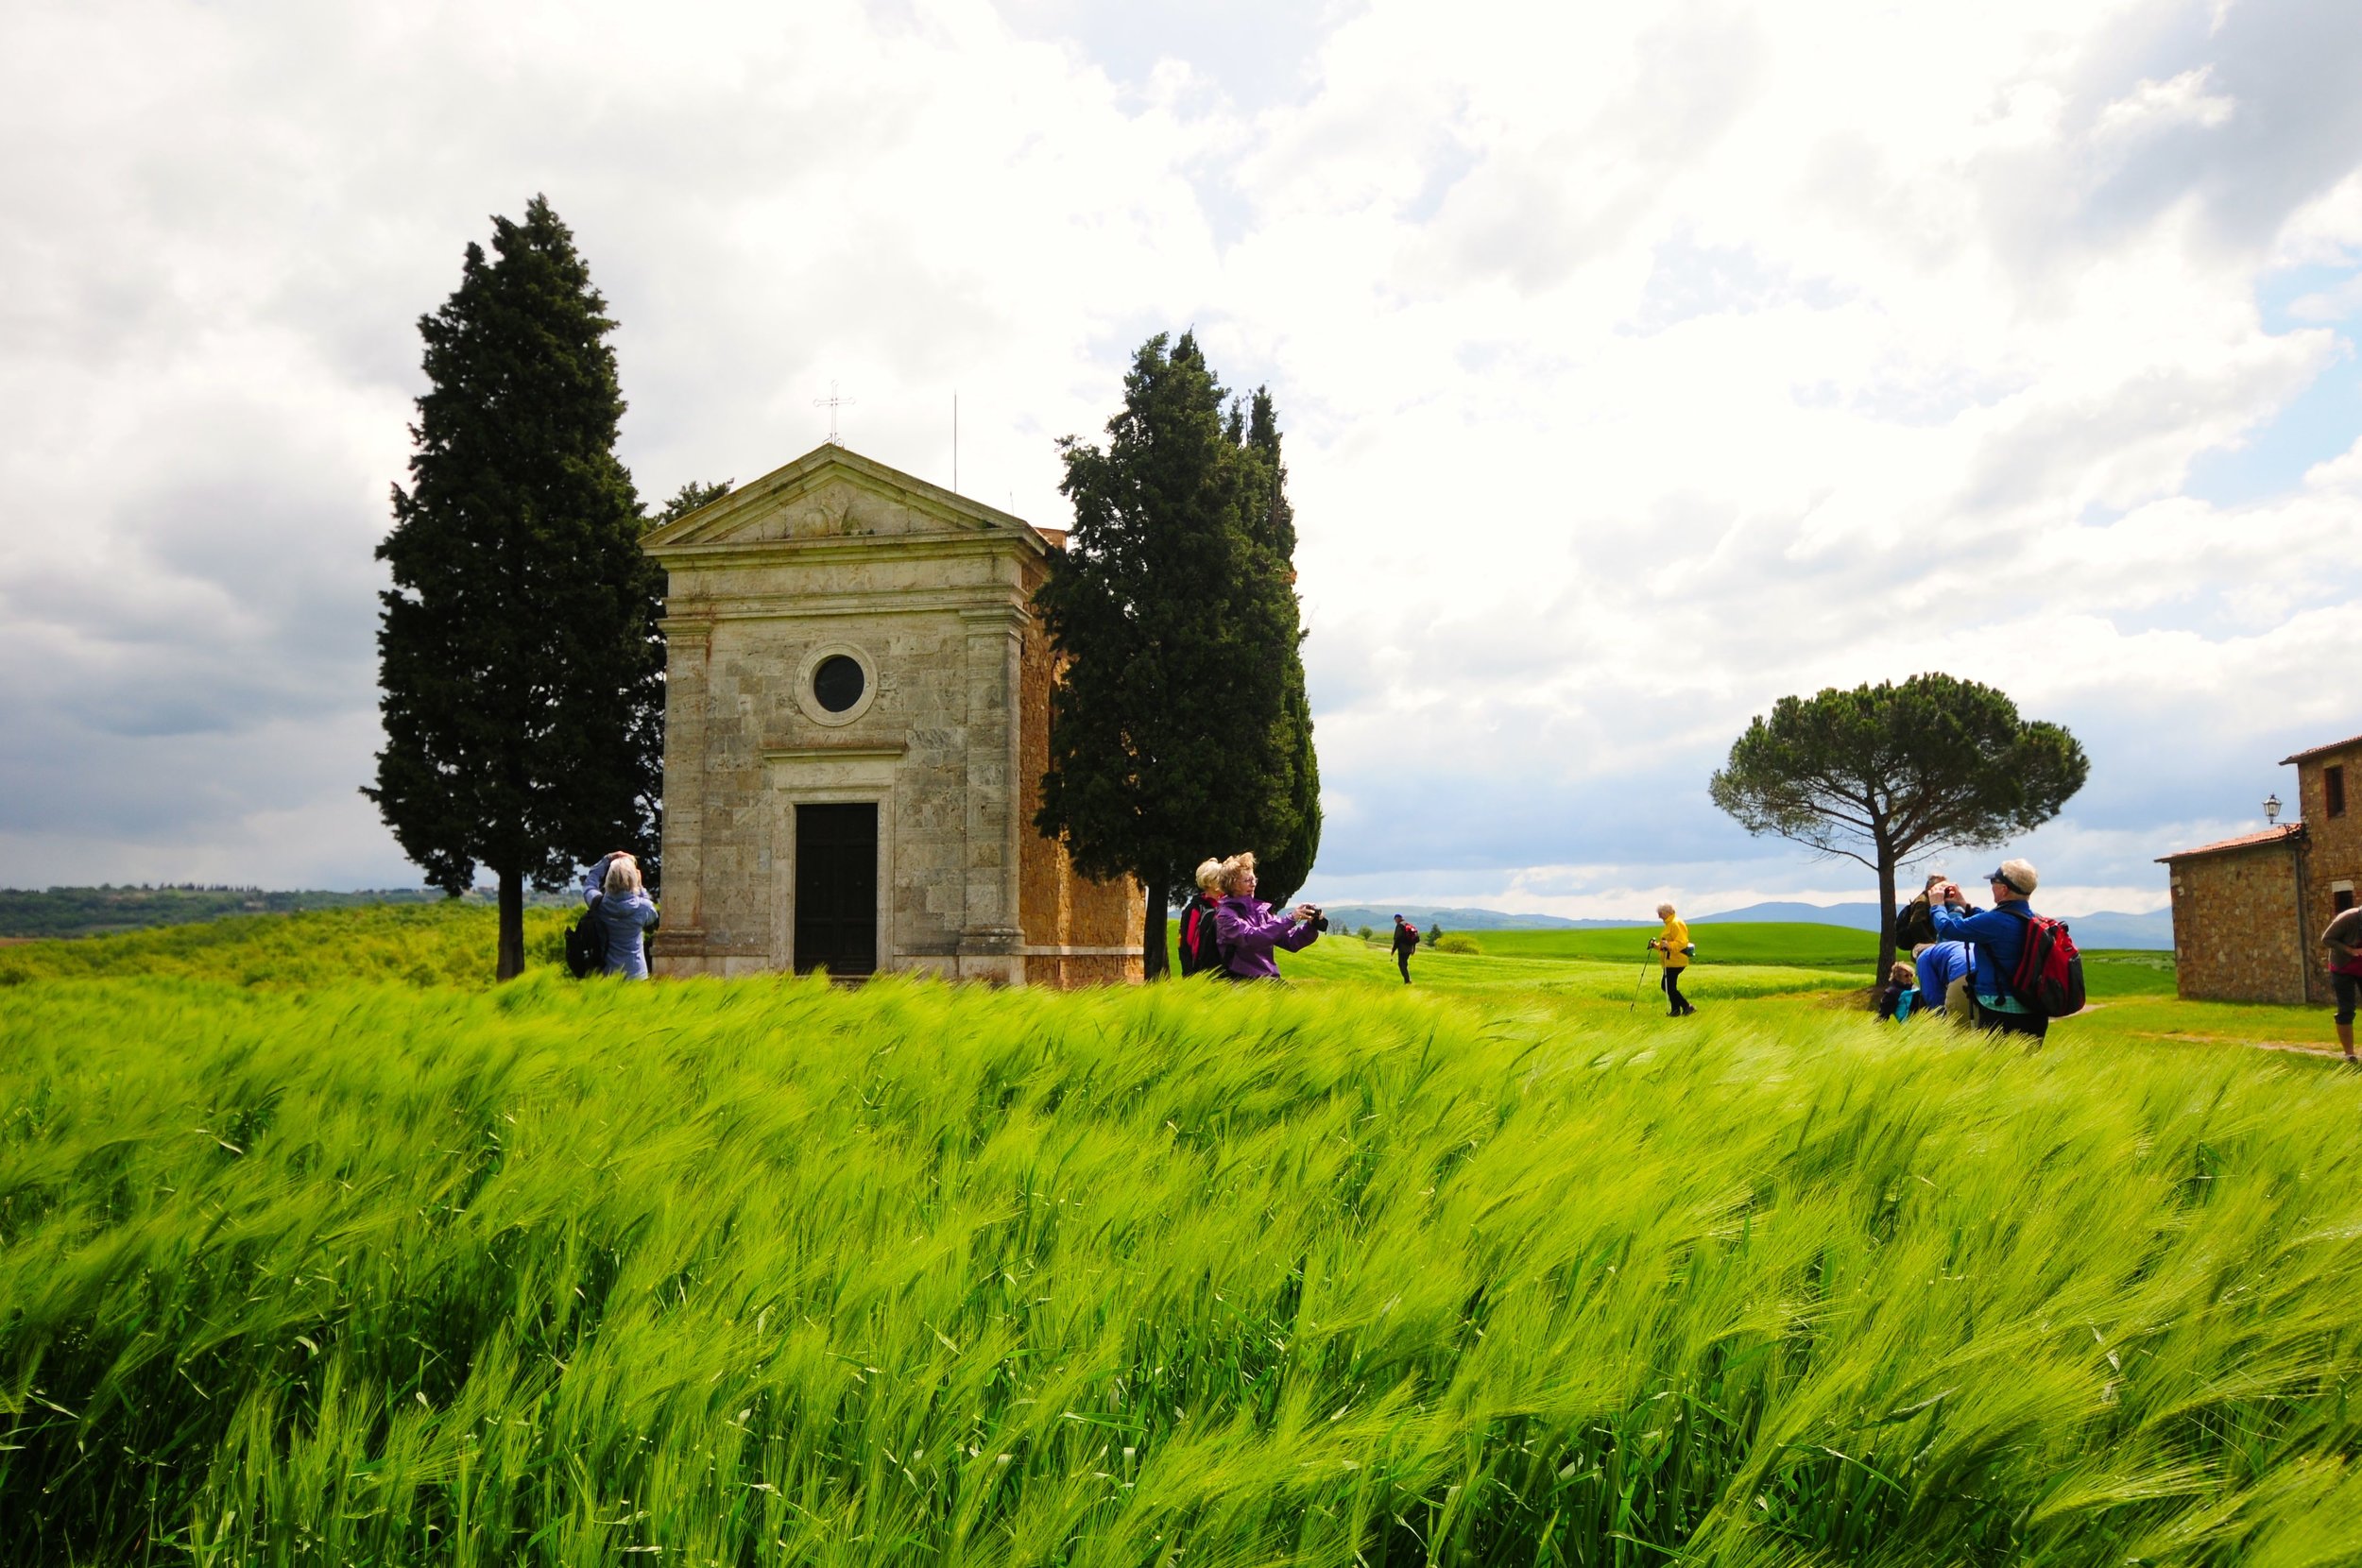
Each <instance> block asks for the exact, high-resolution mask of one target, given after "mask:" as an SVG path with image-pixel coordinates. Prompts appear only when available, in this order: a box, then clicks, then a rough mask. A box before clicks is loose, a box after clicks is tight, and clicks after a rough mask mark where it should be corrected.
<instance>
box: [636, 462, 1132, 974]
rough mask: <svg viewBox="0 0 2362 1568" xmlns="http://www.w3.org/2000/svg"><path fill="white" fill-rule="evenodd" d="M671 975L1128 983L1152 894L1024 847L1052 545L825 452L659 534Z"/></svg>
mask: <svg viewBox="0 0 2362 1568" xmlns="http://www.w3.org/2000/svg"><path fill="white" fill-rule="evenodd" d="M643 543H644V548H645V549H646V550H647V552H648V553H649V554H651V555H653V556H654V557H655V558H656V560H657V561H658V563H659V564H660V565H661V566H662V567H663V568H664V570H665V572H666V574H667V579H668V587H667V591H666V594H665V614H664V621H663V630H664V639H665V649H666V653H665V676H666V682H667V684H666V696H665V732H664V895H665V897H664V924H663V926H662V927H661V928H660V929H659V931H658V934H657V936H656V938H655V941H654V943H653V945H652V948H651V959H652V962H653V965H654V967H655V969H656V971H657V973H659V974H660V975H740V974H746V973H751V972H754V971H757V970H763V969H792V970H795V971H796V973H798V974H802V973H806V972H809V971H811V970H813V969H815V968H822V967H825V968H826V969H827V970H828V972H829V973H830V974H831V975H834V976H852V975H866V974H870V973H873V972H877V971H882V970H918V971H923V972H926V973H931V974H934V975H940V976H943V977H945V978H948V979H960V980H991V981H995V982H1001V983H1032V984H1048V985H1060V986H1066V985H1081V984H1089V983H1097V982H1106V981H1119V980H1138V979H1139V978H1140V975H1141V962H1140V946H1139V942H1140V926H1141V919H1142V916H1143V914H1144V913H1145V912H1146V907H1147V906H1146V894H1145V893H1144V891H1143V890H1142V889H1141V888H1140V886H1139V885H1138V883H1136V882H1132V881H1129V880H1126V881H1122V882H1114V883H1110V882H1096V881H1092V880H1090V879H1088V878H1084V877H1081V876H1079V875H1077V874H1076V872H1075V870H1074V868H1073V866H1072V864H1071V863H1070V861H1069V860H1068V858H1067V854H1066V851H1065V849H1064V847H1063V846H1062V845H1061V844H1057V843H1055V842H1053V841H1052V840H1049V839H1045V838H1043V837H1042V836H1041V835H1040V834H1038V833H1036V831H1035V830H1034V827H1033V818H1034V813H1035V810H1036V808H1037V806H1038V805H1039V796H1040V787H1041V776H1042V774H1043V772H1044V771H1045V770H1046V768H1047V767H1048V764H1049V758H1050V693H1051V690H1052V687H1053V685H1054V684H1055V682H1056V680H1057V678H1058V664H1057V659H1056V656H1054V655H1053V652H1052V649H1051V647H1050V644H1049V640H1048V639H1047V637H1046V636H1045V635H1044V633H1043V631H1042V628H1041V625H1040V622H1039V621H1038V620H1037V619H1036V616H1035V615H1034V612H1033V608H1032V605H1033V597H1034V591H1035V589H1036V588H1038V587H1039V586H1040V584H1041V583H1042V581H1043V580H1044V578H1045V577H1046V576H1047V574H1048V572H1049V563H1050V560H1051V554H1052V552H1053V551H1055V550H1058V549H1060V548H1062V547H1063V545H1064V543H1065V535H1064V534H1063V533H1060V532H1055V531H1052V530H1046V529H1038V528H1035V527H1033V526H1032V525H1030V524H1028V523H1027V522H1025V521H1024V520H1022V519H1019V518H1015V517H1012V516H1010V515H1009V514H1008V513H1006V512H1001V511H998V510H996V509H994V508H993V507H990V506H986V505H984V504H982V503H978V502H975V501H971V500H968V499H967V497H965V496H959V495H954V494H952V493H951V492H950V491H949V490H945V489H940V488H938V487H937V486H933V485H930V484H928V483H927V482H926V481H925V480H922V479H916V478H913V477H912V476H911V475H909V474H906V473H900V472H898V471H896V470H895V469H890V468H887V467H886V466H885V465H884V464H882V463H876V462H872V461H871V460H870V459H868V458H865V457H863V456H861V455H859V454H858V453H855V452H849V451H847V449H845V448H844V447H841V446H838V445H836V444H835V443H833V442H830V444H827V445H824V446H822V447H819V448H817V449H816V450H814V451H813V452H808V453H806V454H805V455H804V456H802V457H799V458H797V459H796V461H795V462H793V463H790V464H788V465H787V466H786V467H785V468H783V469H778V470H777V471H775V472H772V473H768V474H765V475H764V476H763V477H762V478H761V479H758V480H756V481H754V482H753V483H751V484H748V485H744V486H740V487H739V488H737V489H735V490H732V491H731V492H730V493H729V494H728V495H727V496H724V497H722V498H721V499H720V500H718V501H715V502H713V503H710V504H709V505H707V506H704V507H701V508H699V509H698V510H697V511H694V512H692V513H690V514H688V515H687V516H685V517H682V518H679V519H676V520H674V521H673V522H670V523H667V524H666V525H664V526H663V527H661V528H659V529H657V530H655V531H654V532H652V533H650V534H649V535H648V537H646V539H645V540H644V541H643Z"/></svg>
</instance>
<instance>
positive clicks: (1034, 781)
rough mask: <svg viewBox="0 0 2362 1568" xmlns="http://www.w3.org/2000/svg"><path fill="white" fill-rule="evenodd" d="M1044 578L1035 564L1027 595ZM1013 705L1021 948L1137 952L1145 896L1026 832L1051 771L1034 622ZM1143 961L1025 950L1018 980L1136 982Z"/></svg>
mask: <svg viewBox="0 0 2362 1568" xmlns="http://www.w3.org/2000/svg"><path fill="white" fill-rule="evenodd" d="M1047 575H1048V572H1047V570H1046V568H1041V567H1036V568H1035V569H1034V571H1032V573H1031V574H1030V576H1029V578H1028V592H1029V593H1030V592H1031V591H1032V589H1033V588H1038V587H1039V586H1040V584H1041V580H1042V579H1043V578H1044V577H1045V576H1047ZM1022 667H1023V674H1022V692H1021V696H1020V705H1021V707H1022V709H1023V712H1024V726H1023V730H1022V733H1021V735H1020V737H1019V742H1018V766H1019V772H1020V774H1021V775H1022V777H1021V780H1020V782H1021V784H1022V786H1023V792H1022V794H1021V796H1020V807H1021V810H1023V811H1024V819H1025V824H1026V827H1025V833H1024V838H1023V841H1022V843H1023V852H1022V854H1021V856H1020V858H1019V866H1020V875H1019V882H1020V885H1021V886H1022V888H1023V897H1022V903H1023V908H1024V912H1025V915H1024V920H1025V945H1026V946H1028V947H1030V948H1044V947H1052V948H1090V947H1135V948H1136V947H1138V946H1139V940H1140V926H1141V923H1142V921H1143V919H1144V918H1145V916H1146V914H1147V912H1148V896H1147V895H1146V893H1144V892H1143V891H1142V890H1141V888H1140V885H1139V883H1138V882H1136V881H1134V880H1132V879H1131V878H1128V877H1127V878H1121V879H1120V880H1118V881H1113V882H1096V881H1093V880H1091V879H1090V878H1087V877H1085V876H1083V875H1082V874H1081V873H1079V872H1077V871H1076V870H1075V869H1074V862H1073V861H1072V860H1071V859H1070V857H1069V856H1068V854H1067V850H1066V845H1065V844H1061V843H1059V842H1057V841H1055V840H1053V839H1046V838H1044V837H1042V836H1041V835H1040V834H1038V833H1036V832H1035V831H1034V830H1033V821H1034V816H1035V813H1036V812H1037V811H1039V810H1041V778H1042V775H1043V774H1045V773H1047V772H1048V771H1049V768H1050V693H1051V691H1052V690H1053V688H1054V687H1055V686H1056V684H1057V680H1058V656H1057V654H1056V652H1055V650H1053V648H1052V647H1051V644H1050V638H1049V635H1048V634H1047V633H1045V632H1044V631H1043V630H1042V627H1041V622H1039V621H1038V620H1036V621H1035V622H1033V623H1032V624H1031V625H1029V626H1028V627H1027V628H1026V632H1025V643H1024V651H1023V656H1022ZM1142 974H1143V964H1142V962H1141V959H1140V956H1139V955H1138V953H1137V952H1134V953H1130V954H1112V953H1093V952H1029V953H1028V954H1027V955H1026V959H1025V979H1026V980H1027V981H1028V982H1029V983H1031V984H1036V985H1054V986H1062V987H1071V986H1077V985H1105V984H1118V983H1122V982H1126V981H1138V980H1140V979H1141V978H1142Z"/></svg>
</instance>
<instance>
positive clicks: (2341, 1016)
mask: <svg viewBox="0 0 2362 1568" xmlns="http://www.w3.org/2000/svg"><path fill="white" fill-rule="evenodd" d="M2329 988H2330V990H2331V991H2333V992H2335V993H2336V997H2337V1048H2338V1049H2339V1050H2342V1051H2344V1052H2345V1053H2346V1060H2347V1061H2349V1062H2351V1061H2353V1059H2354V1058H2353V1006H2354V1000H2355V994H2356V993H2357V992H2362V976H2354V975H2332V976H2330V977H2329Z"/></svg>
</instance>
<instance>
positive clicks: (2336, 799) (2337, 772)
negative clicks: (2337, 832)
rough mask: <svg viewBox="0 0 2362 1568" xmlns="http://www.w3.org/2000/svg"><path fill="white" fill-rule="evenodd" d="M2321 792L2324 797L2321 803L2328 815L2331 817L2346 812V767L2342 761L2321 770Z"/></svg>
mask: <svg viewBox="0 0 2362 1568" xmlns="http://www.w3.org/2000/svg"><path fill="white" fill-rule="evenodd" d="M2321 793H2322V795H2323V796H2325V797H2326V798H2325V800H2324V801H2323V804H2324V806H2325V807H2326V808H2327V811H2328V814H2329V815H2331V816H2333V817H2342V816H2344V815H2345V814H2346V769H2345V764H2344V763H2342V762H2340V763H2338V764H2337V765H2336V766H2335V767H2329V768H2323V769H2322V770H2321Z"/></svg>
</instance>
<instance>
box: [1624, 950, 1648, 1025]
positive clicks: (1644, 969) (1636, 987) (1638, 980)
mask: <svg viewBox="0 0 2362 1568" xmlns="http://www.w3.org/2000/svg"><path fill="white" fill-rule="evenodd" d="M1648 983H1649V961H1648V960H1647V959H1645V958H1644V959H1642V960H1641V961H1640V973H1638V974H1636V975H1635V976H1634V977H1633V978H1632V999H1631V1000H1630V1001H1628V1002H1626V1003H1625V1004H1624V1011H1625V1012H1627V1013H1630V1012H1631V1011H1632V1010H1633V1009H1634V1008H1635V1007H1638V1006H1639V1005H1640V988H1641V987H1642V986H1644V985H1646V984H1648Z"/></svg>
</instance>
